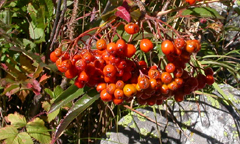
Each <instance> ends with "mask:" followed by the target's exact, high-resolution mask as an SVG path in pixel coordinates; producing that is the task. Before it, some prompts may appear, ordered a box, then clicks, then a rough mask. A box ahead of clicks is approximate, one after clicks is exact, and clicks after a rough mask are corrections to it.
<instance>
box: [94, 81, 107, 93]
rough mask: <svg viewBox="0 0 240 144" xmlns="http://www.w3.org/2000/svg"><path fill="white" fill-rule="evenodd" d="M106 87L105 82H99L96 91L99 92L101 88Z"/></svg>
mask: <svg viewBox="0 0 240 144" xmlns="http://www.w3.org/2000/svg"><path fill="white" fill-rule="evenodd" d="M106 88H107V84H106V83H99V84H98V85H97V87H96V90H97V92H99V93H100V92H101V91H102V90H104V89H106Z"/></svg>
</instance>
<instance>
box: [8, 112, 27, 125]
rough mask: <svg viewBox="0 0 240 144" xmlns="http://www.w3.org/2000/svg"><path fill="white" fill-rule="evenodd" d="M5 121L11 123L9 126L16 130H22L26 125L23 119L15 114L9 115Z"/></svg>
mask: <svg viewBox="0 0 240 144" xmlns="http://www.w3.org/2000/svg"><path fill="white" fill-rule="evenodd" d="M6 119H7V121H9V122H11V125H13V126H15V127H16V128H22V127H24V126H26V124H27V121H26V119H25V117H24V116H23V115H20V114H19V113H17V112H15V113H14V114H9V115H8V116H7V118H6Z"/></svg>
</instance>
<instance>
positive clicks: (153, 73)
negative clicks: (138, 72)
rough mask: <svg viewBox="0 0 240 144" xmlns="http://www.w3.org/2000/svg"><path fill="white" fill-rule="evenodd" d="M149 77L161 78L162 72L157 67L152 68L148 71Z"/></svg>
mask: <svg viewBox="0 0 240 144" xmlns="http://www.w3.org/2000/svg"><path fill="white" fill-rule="evenodd" d="M148 76H149V78H154V79H159V78H160V77H161V73H160V72H159V71H158V70H157V69H150V70H149V71H148Z"/></svg>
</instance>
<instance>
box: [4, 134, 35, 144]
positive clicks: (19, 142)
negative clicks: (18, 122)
mask: <svg viewBox="0 0 240 144" xmlns="http://www.w3.org/2000/svg"><path fill="white" fill-rule="evenodd" d="M4 143H6V144H33V141H32V138H31V137H30V136H29V135H28V133H26V132H20V133H17V134H16V135H15V136H14V137H12V138H8V139H6V140H5V141H4Z"/></svg>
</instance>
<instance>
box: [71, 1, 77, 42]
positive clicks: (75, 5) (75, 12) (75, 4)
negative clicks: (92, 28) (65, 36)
mask: <svg viewBox="0 0 240 144" xmlns="http://www.w3.org/2000/svg"><path fill="white" fill-rule="evenodd" d="M78 3H79V0H74V4H73V10H72V16H71V19H70V25H69V38H70V40H72V39H73V37H74V29H75V23H76V17H77V12H78Z"/></svg>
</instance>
